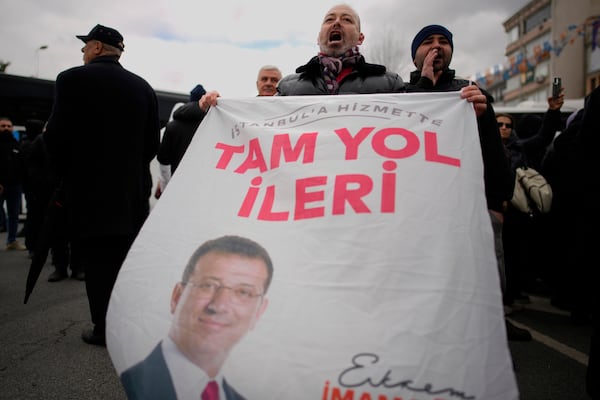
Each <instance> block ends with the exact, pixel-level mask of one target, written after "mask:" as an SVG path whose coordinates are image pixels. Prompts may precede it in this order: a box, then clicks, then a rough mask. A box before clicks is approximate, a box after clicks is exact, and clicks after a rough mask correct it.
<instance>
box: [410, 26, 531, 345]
mask: <svg viewBox="0 0 600 400" xmlns="http://www.w3.org/2000/svg"><path fill="white" fill-rule="evenodd" d="M453 52H454V42H453V40H452V33H451V32H450V31H449V30H448V29H447V28H446V27H444V26H441V25H427V26H425V27H424V28H423V29H421V30H420V31H419V32H418V33H417V34H416V35H415V38H414V39H413V41H412V45H411V54H412V58H413V63H414V64H415V67H417V69H416V70H415V71H413V72H411V74H410V83H411V85H414V86H416V87H418V88H419V89H418V90H425V91H431V92H453V91H459V90H461V89H462V88H463V87H465V86H468V85H470V84H471V82H470V81H469V80H467V79H461V78H457V77H456V72H455V71H454V70H453V69H450V62H451V61H452V55H453ZM483 93H484V94H485V95H486V97H487V98H488V101H487V103H488V104H487V108H486V110H485V111H484V112H483V113H478V114H477V127H478V132H479V142H480V144H481V153H482V158H483V170H484V172H483V174H484V182H485V197H486V201H487V206H488V210H489V213H490V218H491V220H492V227H493V230H494V238H495V245H496V257H497V260H498V270H499V274H500V278H501V283H502V290H503V292H504V290H505V282H504V279H503V278H504V261H503V260H504V250H503V247H502V225H503V223H504V210H505V207H506V204H507V203H508V201H509V200H510V199H511V198H512V194H513V189H514V180H513V179H512V175H511V173H510V167H509V164H508V160H507V159H506V155H505V152H504V147H503V145H502V141H501V139H500V132H499V130H498V125H497V123H496V116H495V113H494V109H493V107H492V105H491V103H492V102H493V98H492V96H491V95H490V94H488V93H487V92H485V91H483ZM506 327H507V334H508V338H509V340H531V335H530V333H529V332H528V331H527V330H525V329H520V328H518V327H516V326H514V325H513V324H511V323H510V322H509V321H508V320H506Z"/></svg>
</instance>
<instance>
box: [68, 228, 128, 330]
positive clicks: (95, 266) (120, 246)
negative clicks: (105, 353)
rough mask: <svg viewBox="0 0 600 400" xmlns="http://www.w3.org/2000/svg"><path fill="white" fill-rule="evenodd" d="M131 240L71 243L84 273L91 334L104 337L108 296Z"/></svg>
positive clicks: (117, 238)
mask: <svg viewBox="0 0 600 400" xmlns="http://www.w3.org/2000/svg"><path fill="white" fill-rule="evenodd" d="M134 239H135V236H134V235H130V236H126V235H122V236H99V237H90V238H85V239H78V240H76V241H73V242H72V243H71V245H72V247H73V250H74V251H75V253H76V254H77V255H78V257H79V261H80V263H81V266H82V267H83V270H84V272H85V288H86V290H87V296H88V302H89V305H90V313H91V317H92V322H93V323H94V333H95V334H98V335H104V334H105V330H106V311H107V310H108V302H109V300H110V294H111V292H112V289H113V286H114V284H115V281H116V280H117V275H118V274H119V270H120V269H121V264H123V261H125V257H126V256H127V252H128V251H129V248H130V247H131V244H132V243H133V240H134Z"/></svg>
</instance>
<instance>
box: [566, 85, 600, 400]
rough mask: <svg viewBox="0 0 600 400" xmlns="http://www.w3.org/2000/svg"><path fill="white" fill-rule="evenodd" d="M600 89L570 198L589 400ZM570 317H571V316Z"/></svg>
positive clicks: (597, 389) (596, 318)
mask: <svg viewBox="0 0 600 400" xmlns="http://www.w3.org/2000/svg"><path fill="white" fill-rule="evenodd" d="M598 132H600V87H596V88H595V89H594V90H593V91H592V93H590V94H589V95H588V96H587V98H586V101H585V106H584V109H583V114H582V116H581V126H580V129H579V132H578V133H577V138H576V151H577V157H576V159H577V160H578V163H577V166H576V167H575V168H574V169H575V171H576V172H577V174H574V175H573V179H576V180H577V182H576V185H575V188H576V191H575V193H573V196H576V198H577V199H579V204H578V212H577V215H576V221H577V230H576V231H575V233H574V234H575V235H576V236H577V242H576V245H577V246H576V251H575V262H574V265H575V266H576V270H575V271H573V273H574V274H577V275H578V277H579V279H580V283H581V285H580V287H579V291H578V292H577V293H576V297H575V298H574V299H573V302H574V304H573V307H574V309H576V310H578V312H579V313H582V312H584V310H585V311H587V313H589V314H588V315H591V323H592V334H591V338H590V351H589V360H588V366H587V371H586V391H587V393H588V395H589V396H590V397H591V398H592V399H598V398H600V379H598V377H599V376H600V370H598V362H599V360H598V357H599V356H600V355H599V354H598V352H599V351H600V330H599V329H600V291H599V290H598V280H597V279H596V277H597V271H595V270H596V269H597V268H598V267H597V265H598V264H596V262H595V261H594V256H595V255H596V250H597V248H598V243H600V235H599V233H598V232H599V231H598V225H599V224H600V218H599V214H598V201H597V199H596V196H594V195H591V194H596V193H598V190H599V189H600V180H599V179H598V175H597V171H598V148H599V146H600V135H598ZM572 317H573V315H572ZM579 317H583V315H580V316H579Z"/></svg>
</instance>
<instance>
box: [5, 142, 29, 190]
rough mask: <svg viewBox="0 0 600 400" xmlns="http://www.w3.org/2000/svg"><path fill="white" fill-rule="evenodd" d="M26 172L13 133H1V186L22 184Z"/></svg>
mask: <svg viewBox="0 0 600 400" xmlns="http://www.w3.org/2000/svg"><path fill="white" fill-rule="evenodd" d="M24 172H25V166H24V161H23V156H22V154H21V149H20V145H19V142H18V141H17V139H15V137H14V136H13V134H12V133H11V132H3V133H0V185H3V186H4V185H16V184H20V183H22V181H23V177H24Z"/></svg>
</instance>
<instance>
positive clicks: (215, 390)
mask: <svg viewBox="0 0 600 400" xmlns="http://www.w3.org/2000/svg"><path fill="white" fill-rule="evenodd" d="M202 400H219V384H218V383H217V382H215V381H210V382H208V385H206V387H205V388H204V391H203V392H202Z"/></svg>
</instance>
